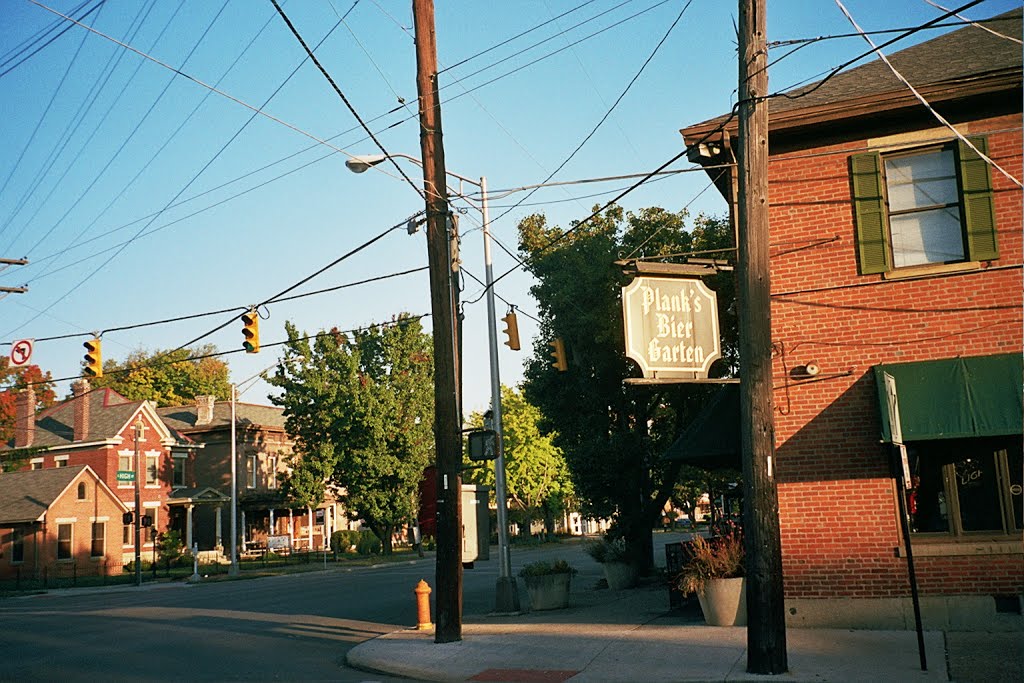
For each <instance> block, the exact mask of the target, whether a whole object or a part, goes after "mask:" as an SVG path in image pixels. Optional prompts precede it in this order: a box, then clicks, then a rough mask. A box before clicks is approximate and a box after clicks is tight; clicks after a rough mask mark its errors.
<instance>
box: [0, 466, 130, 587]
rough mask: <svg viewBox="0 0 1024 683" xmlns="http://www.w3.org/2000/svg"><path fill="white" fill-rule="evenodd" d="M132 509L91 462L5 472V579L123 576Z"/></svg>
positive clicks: (0, 490)
mask: <svg viewBox="0 0 1024 683" xmlns="http://www.w3.org/2000/svg"><path fill="white" fill-rule="evenodd" d="M127 510H128V507H127V506H126V505H125V504H124V503H123V502H122V501H121V500H120V499H119V498H118V497H117V496H116V495H115V494H114V492H113V491H111V490H110V487H108V486H107V485H106V484H104V483H103V480H102V479H100V477H98V476H97V475H96V472H94V471H93V470H92V468H90V467H89V466H88V465H74V466H68V467H61V468H51V469H46V470H42V469H40V470H24V471H21V472H7V473H5V474H3V475H0V579H7V578H12V577H15V576H20V577H21V578H22V579H29V578H40V576H41V575H42V572H48V574H49V576H51V577H54V578H58V577H68V576H72V575H77V576H85V575H92V576H95V575H104V574H120V573H121V567H122V537H121V529H122V526H123V525H122V515H123V514H124V513H125V512H126V511H127Z"/></svg>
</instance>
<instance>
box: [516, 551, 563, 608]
mask: <svg viewBox="0 0 1024 683" xmlns="http://www.w3.org/2000/svg"><path fill="white" fill-rule="evenodd" d="M575 574H576V569H575V568H574V567H572V566H571V565H570V564H569V563H568V562H566V561H565V560H555V561H554V562H544V561H539V562H531V563H530V564H528V565H525V566H524V567H523V568H522V569H520V570H519V576H521V577H522V578H523V582H524V583H525V584H526V592H527V594H528V595H529V596H530V608H531V609H534V610H546V609H561V608H563V607H568V606H569V584H570V581H571V580H572V577H573V576H574V575H575Z"/></svg>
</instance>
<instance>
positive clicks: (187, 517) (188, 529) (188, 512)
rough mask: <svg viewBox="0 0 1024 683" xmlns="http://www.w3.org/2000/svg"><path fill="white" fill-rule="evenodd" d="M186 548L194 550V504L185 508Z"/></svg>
mask: <svg viewBox="0 0 1024 683" xmlns="http://www.w3.org/2000/svg"><path fill="white" fill-rule="evenodd" d="M185 547H186V548H188V549H189V550H192V503H189V504H188V505H186V506H185Z"/></svg>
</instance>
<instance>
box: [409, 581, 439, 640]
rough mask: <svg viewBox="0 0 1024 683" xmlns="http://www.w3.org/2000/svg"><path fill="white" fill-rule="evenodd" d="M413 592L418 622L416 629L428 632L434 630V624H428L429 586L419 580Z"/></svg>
mask: <svg viewBox="0 0 1024 683" xmlns="http://www.w3.org/2000/svg"><path fill="white" fill-rule="evenodd" d="M413 592H414V593H416V621H418V622H419V623H418V624H416V629H417V630H419V631H428V630H430V629H432V628H434V624H432V623H431V622H430V586H429V585H428V584H427V582H426V581H424V580H423V579H420V582H419V583H418V584H416V589H415V590H414V591H413Z"/></svg>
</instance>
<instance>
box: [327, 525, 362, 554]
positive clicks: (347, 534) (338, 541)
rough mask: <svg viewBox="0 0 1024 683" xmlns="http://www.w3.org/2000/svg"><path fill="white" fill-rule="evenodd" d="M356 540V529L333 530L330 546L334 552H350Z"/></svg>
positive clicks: (357, 536) (357, 539)
mask: <svg viewBox="0 0 1024 683" xmlns="http://www.w3.org/2000/svg"><path fill="white" fill-rule="evenodd" d="M358 542H359V532H358V531H347V530H345V531H335V532H334V533H333V534H331V548H333V549H334V552H335V553H347V552H351V551H352V550H353V549H354V548H355V546H356V544H357V543H358Z"/></svg>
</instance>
